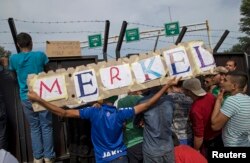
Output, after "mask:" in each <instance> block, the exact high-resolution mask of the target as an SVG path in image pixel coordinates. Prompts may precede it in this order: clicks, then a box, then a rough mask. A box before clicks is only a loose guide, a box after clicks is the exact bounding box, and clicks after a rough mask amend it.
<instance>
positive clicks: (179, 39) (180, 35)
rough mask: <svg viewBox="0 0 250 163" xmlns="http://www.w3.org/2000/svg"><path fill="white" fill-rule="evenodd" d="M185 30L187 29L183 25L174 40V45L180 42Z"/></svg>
mask: <svg viewBox="0 0 250 163" xmlns="http://www.w3.org/2000/svg"><path fill="white" fill-rule="evenodd" d="M186 31H187V27H186V26H183V27H182V29H181V33H180V34H179V36H178V38H177V40H176V42H175V45H178V44H179V43H180V42H181V40H182V39H183V37H184V35H185V33H186Z"/></svg>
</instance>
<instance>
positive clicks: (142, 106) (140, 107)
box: [134, 77, 181, 114]
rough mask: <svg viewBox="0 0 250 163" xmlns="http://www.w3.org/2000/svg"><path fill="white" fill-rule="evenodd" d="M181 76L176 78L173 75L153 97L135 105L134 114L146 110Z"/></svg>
mask: <svg viewBox="0 0 250 163" xmlns="http://www.w3.org/2000/svg"><path fill="white" fill-rule="evenodd" d="M180 79H181V78H176V77H174V78H173V79H170V80H169V81H168V82H167V84H166V85H164V86H163V87H162V88H161V90H159V91H158V92H157V93H156V94H155V95H154V96H153V97H151V98H150V99H149V100H148V101H147V102H145V103H142V104H139V105H136V106H135V107H134V109H135V114H139V113H141V112H143V111H145V110H147V109H148V108H149V107H150V106H152V105H153V104H155V103H156V102H157V101H158V100H159V99H160V98H161V96H162V95H163V94H164V93H165V92H166V90H167V89H168V88H169V87H171V86H172V85H176V84H177V83H178V82H179V81H180Z"/></svg>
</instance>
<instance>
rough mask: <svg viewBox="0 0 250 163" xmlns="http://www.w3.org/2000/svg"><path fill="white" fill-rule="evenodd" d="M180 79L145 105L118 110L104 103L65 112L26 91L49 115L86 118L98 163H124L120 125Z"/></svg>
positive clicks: (149, 104)
mask: <svg viewBox="0 0 250 163" xmlns="http://www.w3.org/2000/svg"><path fill="white" fill-rule="evenodd" d="M179 80H180V79H176V78H173V79H171V80H169V82H168V83H167V84H166V85H165V86H163V87H162V89H161V90H159V91H158V92H157V93H156V94H155V95H154V96H152V98H150V99H149V100H148V101H147V102H145V103H141V104H139V105H136V106H134V107H133V108H132V107H127V108H120V109H119V110H117V109H116V107H114V106H113V101H112V102H111V101H109V99H106V100H104V103H105V104H104V105H102V106H101V107H100V108H99V109H97V108H96V107H87V108H82V109H80V110H75V109H70V110H64V109H62V108H59V107H57V106H55V105H53V104H51V103H49V102H47V101H45V100H43V99H41V98H40V97H39V96H38V95H37V94H36V93H35V92H34V91H29V93H28V96H29V99H30V100H32V101H34V102H38V103H39V104H40V105H42V106H44V107H45V108H47V109H48V110H50V111H51V112H52V113H54V114H57V115H58V116H61V117H74V118H82V119H89V120H90V121H91V137H92V142H93V145H94V150H95V157H96V162H97V163H126V162H128V160H127V157H126V155H127V151H126V146H125V145H124V143H123V133H122V129H123V123H124V122H125V121H126V120H128V119H131V118H132V117H133V116H134V115H135V114H138V113H140V112H142V111H145V110H147V109H148V108H149V107H150V106H151V105H153V104H154V103H156V101H157V100H159V99H160V97H161V96H162V95H163V94H164V93H165V91H166V90H167V89H168V88H169V87H170V86H172V85H175V84H176V83H177V82H178V81H179Z"/></svg>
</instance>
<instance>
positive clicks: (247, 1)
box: [225, 0, 250, 54]
mask: <svg viewBox="0 0 250 163" xmlns="http://www.w3.org/2000/svg"><path fill="white" fill-rule="evenodd" d="M240 13H241V15H242V16H243V17H242V18H241V19H240V31H241V32H243V33H245V34H246V36H244V37H239V38H238V39H239V43H238V44H236V45H234V46H233V47H232V48H231V49H230V50H228V51H225V52H246V53H248V54H250V0H242V2H241V6H240Z"/></svg>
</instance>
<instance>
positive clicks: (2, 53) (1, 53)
mask: <svg viewBox="0 0 250 163" xmlns="http://www.w3.org/2000/svg"><path fill="white" fill-rule="evenodd" d="M10 54H11V52H10V51H8V50H5V49H4V47H2V46H0V58H1V57H9V56H10Z"/></svg>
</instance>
